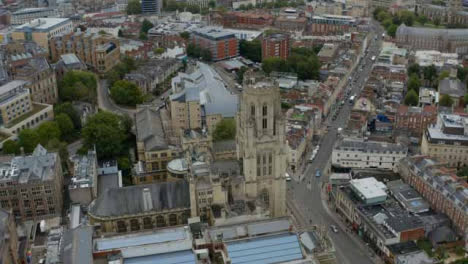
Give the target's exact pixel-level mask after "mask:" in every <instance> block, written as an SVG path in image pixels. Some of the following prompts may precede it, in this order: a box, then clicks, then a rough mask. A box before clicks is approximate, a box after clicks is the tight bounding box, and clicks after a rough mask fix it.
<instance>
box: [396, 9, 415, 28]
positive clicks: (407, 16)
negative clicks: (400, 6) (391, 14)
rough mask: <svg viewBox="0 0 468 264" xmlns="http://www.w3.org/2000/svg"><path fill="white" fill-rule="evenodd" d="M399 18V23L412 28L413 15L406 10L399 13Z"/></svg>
mask: <svg viewBox="0 0 468 264" xmlns="http://www.w3.org/2000/svg"><path fill="white" fill-rule="evenodd" d="M399 17H400V20H401V22H403V23H405V24H406V25H407V26H409V27H410V26H412V25H413V23H414V20H415V16H414V13H413V12H411V11H408V10H403V11H400V13H399Z"/></svg>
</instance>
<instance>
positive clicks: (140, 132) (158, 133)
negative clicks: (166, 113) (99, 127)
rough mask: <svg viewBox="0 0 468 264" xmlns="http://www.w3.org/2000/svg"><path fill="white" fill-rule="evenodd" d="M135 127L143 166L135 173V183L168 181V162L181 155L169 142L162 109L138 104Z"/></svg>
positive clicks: (140, 160) (139, 157)
mask: <svg viewBox="0 0 468 264" xmlns="http://www.w3.org/2000/svg"><path fill="white" fill-rule="evenodd" d="M135 128H136V136H137V153H138V161H139V165H138V166H140V167H141V168H138V173H136V174H135V175H134V177H133V183H134V184H146V183H150V182H159V181H166V180H167V179H168V175H167V164H168V163H169V161H171V160H173V159H174V158H176V157H178V156H179V150H178V149H177V148H176V147H175V146H174V145H171V144H169V140H168V136H167V135H166V131H165V129H164V125H163V121H162V118H161V113H160V111H159V110H158V109H156V107H154V106H151V105H140V106H138V112H137V113H136V114H135Z"/></svg>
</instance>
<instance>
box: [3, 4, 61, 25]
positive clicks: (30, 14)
mask: <svg viewBox="0 0 468 264" xmlns="http://www.w3.org/2000/svg"><path fill="white" fill-rule="evenodd" d="M49 17H52V18H53V17H57V18H58V17H60V16H59V13H58V10H57V9H54V8H49V7H36V8H35V7H33V8H23V9H20V10H18V11H15V12H13V13H12V14H11V24H12V25H22V24H25V23H29V22H30V21H31V20H34V19H38V18H49Z"/></svg>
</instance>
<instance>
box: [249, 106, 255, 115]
mask: <svg viewBox="0 0 468 264" xmlns="http://www.w3.org/2000/svg"><path fill="white" fill-rule="evenodd" d="M250 115H251V116H252V117H255V105H252V106H250Z"/></svg>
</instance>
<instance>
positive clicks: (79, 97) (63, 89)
mask: <svg viewBox="0 0 468 264" xmlns="http://www.w3.org/2000/svg"><path fill="white" fill-rule="evenodd" d="M96 88H97V79H96V76H95V75H94V74H93V73H91V72H85V71H69V72H67V73H66V74H65V75H64V77H63V79H62V80H60V81H59V82H58V92H59V98H60V100H61V101H86V102H89V103H95V102H96V96H97V93H96Z"/></svg>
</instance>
